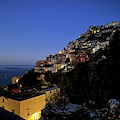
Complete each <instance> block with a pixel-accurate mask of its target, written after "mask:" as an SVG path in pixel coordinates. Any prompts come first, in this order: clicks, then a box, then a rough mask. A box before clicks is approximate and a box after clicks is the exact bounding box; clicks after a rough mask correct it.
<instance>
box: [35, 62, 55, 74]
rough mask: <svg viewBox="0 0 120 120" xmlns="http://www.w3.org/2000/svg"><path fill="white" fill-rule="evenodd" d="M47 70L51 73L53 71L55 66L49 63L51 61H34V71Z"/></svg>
mask: <svg viewBox="0 0 120 120" xmlns="http://www.w3.org/2000/svg"><path fill="white" fill-rule="evenodd" d="M47 71H51V72H52V73H54V72H55V68H54V67H53V66H52V65H51V62H49V61H43V60H41V61H37V62H36V64H35V67H34V72H37V73H44V72H47Z"/></svg>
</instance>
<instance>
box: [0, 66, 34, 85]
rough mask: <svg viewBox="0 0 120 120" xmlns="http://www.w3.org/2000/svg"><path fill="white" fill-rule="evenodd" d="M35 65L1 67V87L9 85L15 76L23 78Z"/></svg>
mask: <svg viewBox="0 0 120 120" xmlns="http://www.w3.org/2000/svg"><path fill="white" fill-rule="evenodd" d="M33 68H34V65H0V86H6V85H9V84H10V83H11V82H12V78H13V77H15V76H23V75H24V74H25V72H27V71H30V70H32V69H33Z"/></svg>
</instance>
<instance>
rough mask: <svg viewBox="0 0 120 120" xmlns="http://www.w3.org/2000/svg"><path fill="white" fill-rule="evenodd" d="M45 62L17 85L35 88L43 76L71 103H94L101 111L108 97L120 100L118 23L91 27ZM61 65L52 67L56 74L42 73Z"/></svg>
mask: <svg viewBox="0 0 120 120" xmlns="http://www.w3.org/2000/svg"><path fill="white" fill-rule="evenodd" d="M84 51H85V52H84ZM46 61H48V62H50V63H49V65H48V64H47V63H46V62H45V64H44V65H42V66H36V68H37V67H38V68H40V70H39V71H37V69H36V71H35V70H32V71H30V72H28V74H26V75H24V76H23V78H22V79H21V80H20V82H21V83H22V84H23V86H24V87H31V86H36V84H37V77H38V76H39V75H40V74H43V73H44V74H45V80H46V81H48V82H50V83H52V84H56V85H58V86H59V87H60V89H61V94H63V95H68V96H69V98H70V102H72V103H78V104H83V103H84V104H86V105H87V106H89V100H91V101H94V102H95V104H94V107H96V108H101V107H103V106H105V103H106V102H107V101H108V100H109V99H110V98H116V99H118V100H120V95H119V90H118V89H119V84H120V80H119V78H120V74H119V72H120V22H119V21H118V22H111V23H109V24H105V25H104V26H103V25H99V26H90V27H89V28H88V30H87V32H86V33H84V34H81V35H80V36H79V38H78V39H76V40H75V41H72V42H70V43H68V45H67V47H65V48H64V49H62V50H61V51H60V52H59V53H58V54H55V55H50V56H48V57H47V58H46ZM39 62H40V61H39ZM63 63H64V66H63V67H60V68H59V69H58V68H55V69H57V71H56V72H52V71H51V69H49V70H47V71H45V70H46V68H47V69H48V67H49V68H54V66H55V65H61V64H62V65H63ZM37 65H38V64H37ZM69 68H70V69H69Z"/></svg>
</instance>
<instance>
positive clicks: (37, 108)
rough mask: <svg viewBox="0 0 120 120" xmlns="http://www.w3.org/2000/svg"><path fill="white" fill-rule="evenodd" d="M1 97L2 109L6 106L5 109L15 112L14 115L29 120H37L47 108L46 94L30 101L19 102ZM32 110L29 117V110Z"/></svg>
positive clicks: (0, 105) (0, 104)
mask: <svg viewBox="0 0 120 120" xmlns="http://www.w3.org/2000/svg"><path fill="white" fill-rule="evenodd" d="M3 98H4V97H0V107H2V106H4V109H6V110H8V111H10V112H12V110H15V112H14V114H16V115H19V116H20V117H22V118H24V119H27V120H34V119H33V118H35V120H37V119H36V118H37V116H38V113H39V117H40V113H41V110H42V109H43V108H44V107H45V94H43V95H40V96H36V97H33V98H30V99H26V100H23V101H17V100H13V99H9V98H7V99H6V98H4V102H3ZM28 109H29V110H30V114H29V115H28V116H27V110H28Z"/></svg>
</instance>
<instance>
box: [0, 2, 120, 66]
mask: <svg viewBox="0 0 120 120" xmlns="http://www.w3.org/2000/svg"><path fill="white" fill-rule="evenodd" d="M113 21H120V0H0V64H2V65H3V64H4V65H8V64H11V65H13V64H14V65H24V64H26V65H31V64H32V65H34V64H35V62H36V61H37V60H45V58H46V56H48V55H49V54H56V53H58V52H59V51H60V50H61V49H63V48H64V47H66V46H67V44H68V43H69V42H70V41H73V40H76V39H77V38H78V36H79V35H80V34H82V33H84V32H86V30H87V29H88V27H89V26H90V25H104V24H106V23H109V22H113Z"/></svg>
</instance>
